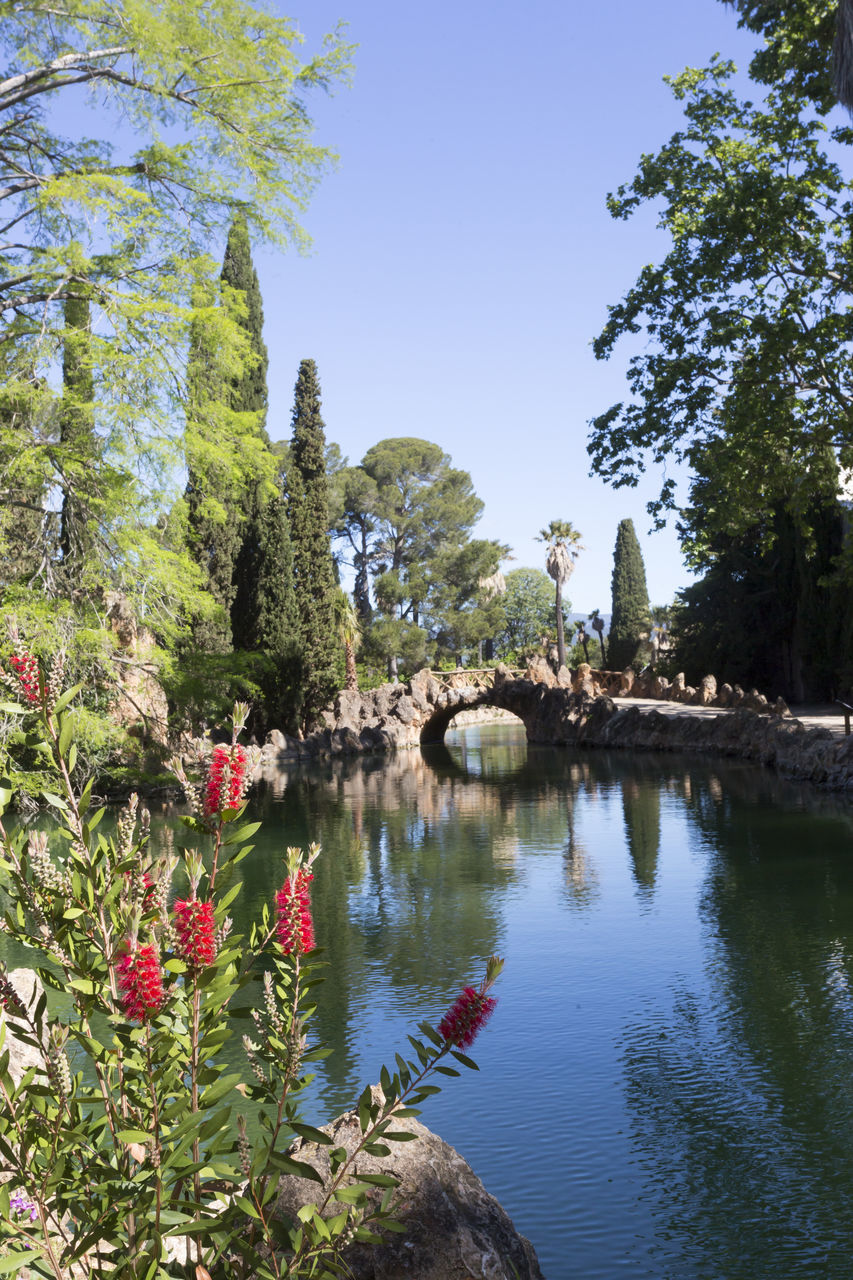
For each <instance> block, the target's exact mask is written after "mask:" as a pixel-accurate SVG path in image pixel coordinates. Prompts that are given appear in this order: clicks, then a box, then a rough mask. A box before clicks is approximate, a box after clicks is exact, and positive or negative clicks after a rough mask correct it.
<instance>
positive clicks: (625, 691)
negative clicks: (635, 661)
mask: <svg viewBox="0 0 853 1280" xmlns="http://www.w3.org/2000/svg"><path fill="white" fill-rule="evenodd" d="M635 679H636V672H635V671H634V668H633V667H626V668H625V670H624V671H622V672H621V673H620V675H619V692H620V693H621V694H622V696H623V697H625V698H627V697H628V695H629V694H630V693H631V692H632V690H633V688H634V680H635Z"/></svg>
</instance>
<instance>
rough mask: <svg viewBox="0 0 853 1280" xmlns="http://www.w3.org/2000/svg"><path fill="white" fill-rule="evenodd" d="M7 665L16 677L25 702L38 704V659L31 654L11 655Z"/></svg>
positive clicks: (39, 696)
mask: <svg viewBox="0 0 853 1280" xmlns="http://www.w3.org/2000/svg"><path fill="white" fill-rule="evenodd" d="M9 665H10V666H11V668H12V670H13V671H14V672H15V675H16V676H17V677H18V684H19V685H20V686H21V693H22V694H23V695H24V697H25V698H26V700H27V702H31V703H37V702H40V701H41V695H40V693H39V664H38V659H37V658H36V657H34V656H33V654H31V653H26V652H24V653H21V654H17V653H13V654H12V656H11V658H10V659H9Z"/></svg>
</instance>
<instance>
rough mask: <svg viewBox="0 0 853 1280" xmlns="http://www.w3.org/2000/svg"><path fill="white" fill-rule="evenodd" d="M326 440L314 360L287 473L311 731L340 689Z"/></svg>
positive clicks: (304, 721)
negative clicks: (317, 718) (337, 663)
mask: <svg viewBox="0 0 853 1280" xmlns="http://www.w3.org/2000/svg"><path fill="white" fill-rule="evenodd" d="M325 452H326V437H325V431H324V423H323V419H322V417H321V416H320V384H319V381H318V378H317V367H316V365H315V363H314V361H313V360H303V361H302V363H301V364H300V366H299V375H298V377H297V380H296V389H295V395H294V406H293V438H292V440H291V445H290V456H289V465H288V469H287V498H288V507H287V514H288V517H289V520H290V529H291V539H292V545H293V579H294V589H295V599H296V621H297V626H298V633H299V641H300V649H301V658H302V663H303V680H302V686H301V704H300V708H299V720H300V723H301V727H302V728H303V729H307V728H309V727H310V726H311V725H312V724H313V723H314V721H315V719H316V717H317V716H318V715H319V713H320V712H321V711H322V710H323V708H324V707H325V706H326V705H327V703H328V702H329V701H330V699H331V697H332V695H333V694H334V692H335V689H336V687H337V683H338V681H337V670H336V657H337V638H336V635H335V621H334V608H335V588H336V585H337V583H336V574H335V565H334V561H333V560H332V550H331V541H330V537H329V525H328V510H329V485H328V477H327V475H326V456H325Z"/></svg>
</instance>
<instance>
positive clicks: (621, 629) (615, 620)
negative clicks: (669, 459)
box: [608, 519, 651, 671]
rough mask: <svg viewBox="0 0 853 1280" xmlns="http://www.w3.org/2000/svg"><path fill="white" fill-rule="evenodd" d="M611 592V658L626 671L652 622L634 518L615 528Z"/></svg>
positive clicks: (616, 668)
mask: <svg viewBox="0 0 853 1280" xmlns="http://www.w3.org/2000/svg"><path fill="white" fill-rule="evenodd" d="M612 593H613V595H612V612H611V618H610V632H609V635H608V648H609V650H610V653H609V659H608V660H609V662H610V664H611V667H612V669H613V670H614V671H623V670H624V669H625V667H627V666H629V665H630V664H631V663H632V662H633V661H634V660H635V658H636V656H637V651H638V649H639V647H640V643H641V641H643V640H645V639H648V635H649V628H650V625H651V619H650V611H649V592H648V588H647V586H646V568H645V565H644V564H643V553H642V551H641V550H640V544H639V542H638V541H637V534H636V532H635V530H634V521H633V520H631V519H628V520H620V521H619V528H618V529H617V531H616V548H615V550H614V552H613V578H612Z"/></svg>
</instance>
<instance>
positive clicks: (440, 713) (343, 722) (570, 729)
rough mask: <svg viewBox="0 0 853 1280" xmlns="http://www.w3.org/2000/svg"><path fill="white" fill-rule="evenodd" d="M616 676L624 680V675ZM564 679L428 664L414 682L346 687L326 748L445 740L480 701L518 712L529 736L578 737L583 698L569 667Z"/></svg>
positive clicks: (330, 716) (329, 717) (330, 718)
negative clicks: (575, 692) (577, 694)
mask: <svg viewBox="0 0 853 1280" xmlns="http://www.w3.org/2000/svg"><path fill="white" fill-rule="evenodd" d="M602 674H603V673H602ZM614 679H615V680H616V681H617V682H618V679H619V677H618V676H615V677H614ZM564 681H565V683H563V684H559V683H555V678H554V676H553V675H551V677H550V682H546V681H544V680H540V679H537V678H535V673H534V672H532V671H529V670H528V671H527V672H522V671H519V670H516V669H513V668H510V667H505V666H498V667H496V668H488V669H486V670H460V671H451V672H447V673H440V672H432V671H428V670H424V671H419V672H418V673H417V675H415V676H413V677H412V679H411V680H410V681H409V682H408V684H399V685H388V684H385V685H381V686H380V687H379V688H378V689H371V690H368V691H367V692H365V693H360V692H355V691H353V692H348V691H344V692H342V693H340V694H338V697H337V698H336V700H335V705H334V708H333V710H332V711H330V712H327V713H326V726H327V727H326V729H325V730H324V737H326V735H328V743H327V744H326V750H327V751H328V752H329V753H330V754H332V755H337V754H348V753H350V752H354V751H371V750H374V751H375V750H389V749H393V748H396V747H414V746H418V745H420V744H421V743H424V744H426V743H437V742H443V740H444V735H445V733H446V731H447V727H448V725H449V724H450V722H451V720H452V719H453V718H454V716H456V715H458V714H459V712H460V711H473V710H476V709H478V708H480V707H497V708H499V709H500V710H501V711H509V712H511V713H512V715H514V716H517V717H518V719H519V720H521V722H522V723H523V725H524V727H525V730H526V732H527V740H528V742H539V743H544V742H551V743H566V742H572V741H574V740H575V737H576V724H575V721H576V719H577V698H576V697H575V698H574V701H573V691H572V684H571V677H570V675H569V673H568V672H567V671H566V672H565V674H564Z"/></svg>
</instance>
